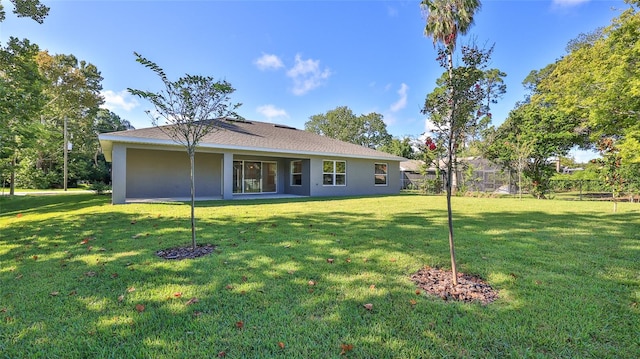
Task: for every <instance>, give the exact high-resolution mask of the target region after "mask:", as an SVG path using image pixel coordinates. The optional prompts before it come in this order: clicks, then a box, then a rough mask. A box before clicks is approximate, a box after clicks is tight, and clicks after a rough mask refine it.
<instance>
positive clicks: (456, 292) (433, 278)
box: [411, 267, 498, 304]
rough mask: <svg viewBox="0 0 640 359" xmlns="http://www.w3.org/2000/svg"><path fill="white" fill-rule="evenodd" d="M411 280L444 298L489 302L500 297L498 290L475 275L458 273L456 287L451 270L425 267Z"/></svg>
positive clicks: (430, 292)
mask: <svg viewBox="0 0 640 359" xmlns="http://www.w3.org/2000/svg"><path fill="white" fill-rule="evenodd" d="M411 280H412V281H414V282H415V283H416V285H417V286H418V287H419V288H420V289H422V290H424V291H425V292H427V293H429V294H432V295H435V296H438V297H440V298H442V299H443V300H455V301H461V302H480V303H482V304H489V303H491V302H493V301H495V300H496V299H498V292H497V291H496V290H494V289H493V288H492V287H491V286H490V285H489V284H488V283H487V282H485V281H484V280H483V279H482V278H480V277H478V276H474V275H469V274H464V273H458V285H457V286H455V287H454V286H453V275H452V274H451V272H450V271H444V270H441V269H439V268H431V267H424V268H422V269H420V270H419V271H417V272H416V273H414V274H413V275H412V276H411Z"/></svg>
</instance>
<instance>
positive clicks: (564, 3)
mask: <svg viewBox="0 0 640 359" xmlns="http://www.w3.org/2000/svg"><path fill="white" fill-rule="evenodd" d="M588 1H589V0H552V3H553V5H554V6H557V7H572V6H577V5H580V4H582V3H586V2H588Z"/></svg>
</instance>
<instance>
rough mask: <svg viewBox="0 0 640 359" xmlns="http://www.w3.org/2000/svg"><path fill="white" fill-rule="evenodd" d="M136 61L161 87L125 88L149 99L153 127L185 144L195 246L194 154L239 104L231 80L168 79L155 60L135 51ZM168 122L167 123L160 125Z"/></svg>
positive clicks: (192, 246)
mask: <svg viewBox="0 0 640 359" xmlns="http://www.w3.org/2000/svg"><path fill="white" fill-rule="evenodd" d="M134 55H135V57H136V61H137V62H139V63H140V64H142V65H143V66H144V67H146V68H148V69H150V70H152V71H153V72H155V73H156V75H158V76H159V77H160V80H162V83H163V84H164V90H161V91H159V92H157V93H156V92H151V91H142V90H135V89H131V88H129V89H128V91H129V92H130V93H131V94H132V95H134V96H139V97H140V98H143V99H146V100H147V101H149V102H151V104H152V105H153V107H154V108H155V112H151V111H147V114H148V115H149V116H150V117H151V121H152V123H153V125H154V126H156V127H158V128H159V129H160V130H162V131H163V132H164V133H165V134H166V135H167V136H169V137H170V138H171V139H172V140H173V141H174V142H176V143H178V144H180V145H182V146H184V148H185V149H186V151H187V154H188V156H189V161H190V164H191V171H190V177H191V248H192V250H195V249H196V222H195V194H196V192H195V154H196V149H197V147H198V144H199V143H200V141H201V140H202V139H203V138H204V137H205V136H207V135H208V134H210V133H212V132H214V131H218V130H219V129H220V127H219V121H220V119H221V118H226V117H229V116H235V117H237V116H238V115H237V114H236V113H235V110H236V109H237V108H238V107H240V105H241V104H239V103H237V104H232V103H231V102H230V101H231V99H230V95H231V94H232V93H233V92H234V91H235V89H234V88H233V87H232V86H231V84H230V83H228V82H227V81H224V80H218V81H216V80H215V79H214V78H213V77H210V76H206V77H205V76H199V75H185V76H183V77H180V78H179V79H178V80H176V81H170V80H169V79H168V77H167V75H166V74H165V72H164V70H163V69H162V68H160V66H158V65H157V64H156V63H155V62H153V61H151V60H148V59H146V58H144V57H143V56H142V55H140V54H138V53H135V52H134ZM163 124H168V125H169V126H163Z"/></svg>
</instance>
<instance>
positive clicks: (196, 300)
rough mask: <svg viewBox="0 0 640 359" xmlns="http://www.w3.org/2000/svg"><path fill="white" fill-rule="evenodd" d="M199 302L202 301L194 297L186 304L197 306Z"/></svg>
mask: <svg viewBox="0 0 640 359" xmlns="http://www.w3.org/2000/svg"><path fill="white" fill-rule="evenodd" d="M199 301H200V300H199V299H198V298H196V297H193V298H191V299H189V300H188V301H187V302H186V303H185V305H191V304H195V303H198V302H199Z"/></svg>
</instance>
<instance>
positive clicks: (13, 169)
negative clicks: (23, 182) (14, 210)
mask: <svg viewBox="0 0 640 359" xmlns="http://www.w3.org/2000/svg"><path fill="white" fill-rule="evenodd" d="M15 194H16V156H15V155H14V156H13V159H12V160H11V175H10V177H9V196H14V195H15Z"/></svg>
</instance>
